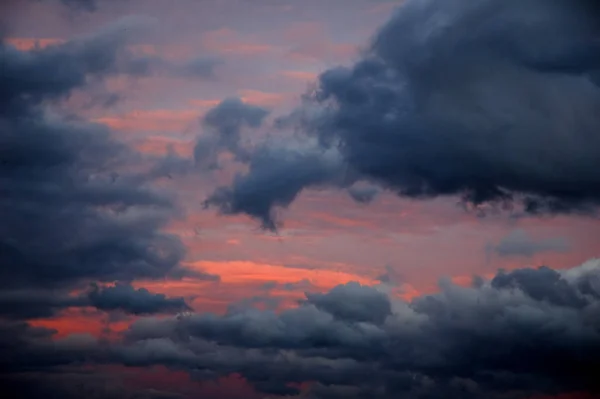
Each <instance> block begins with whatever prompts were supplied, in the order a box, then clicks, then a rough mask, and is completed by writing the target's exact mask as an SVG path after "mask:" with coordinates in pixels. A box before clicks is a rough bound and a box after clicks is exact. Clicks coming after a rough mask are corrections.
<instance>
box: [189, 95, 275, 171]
mask: <svg viewBox="0 0 600 399" xmlns="http://www.w3.org/2000/svg"><path fill="white" fill-rule="evenodd" d="M268 114H269V111H268V110H266V109H264V108H261V107H257V106H255V105H251V104H246V103H244V102H243V101H242V100H240V99H239V98H235V97H233V98H227V99H225V100H223V101H221V102H220V103H219V104H218V105H217V106H216V107H214V108H212V109H211V110H209V111H208V112H207V113H206V115H205V116H204V118H203V119H202V124H203V125H204V127H205V128H206V129H207V132H206V134H205V135H204V136H202V137H200V138H199V139H198V141H197V143H196V146H195V148H194V159H195V161H196V164H198V165H200V166H202V167H204V168H208V169H213V168H215V167H218V165H217V156H218V154H219V153H220V152H222V151H229V152H230V153H231V154H233V155H234V156H235V157H236V158H238V159H241V160H245V159H246V157H247V155H246V149H245V147H243V145H242V144H243V143H241V142H240V141H241V131H242V129H243V128H258V127H260V126H261V125H262V123H263V121H264V119H265V118H266V117H267V115H268Z"/></svg>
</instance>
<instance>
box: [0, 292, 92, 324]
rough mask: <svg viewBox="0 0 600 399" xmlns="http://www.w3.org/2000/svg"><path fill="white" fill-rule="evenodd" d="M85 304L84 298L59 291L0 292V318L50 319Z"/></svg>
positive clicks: (86, 302)
mask: <svg viewBox="0 0 600 399" xmlns="http://www.w3.org/2000/svg"><path fill="white" fill-rule="evenodd" d="M87 304H88V301H87V300H86V299H85V298H82V297H74V296H69V295H67V294H65V293H64V292H61V291H58V292H57V291H45V290H33V289H31V290H27V289H23V290H0V317H4V318H7V319H33V318H44V317H51V316H54V315H55V314H57V313H58V312H60V311H61V310H64V309H66V308H69V307H76V306H85V305H87Z"/></svg>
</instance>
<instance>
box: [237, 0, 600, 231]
mask: <svg viewBox="0 0 600 399" xmlns="http://www.w3.org/2000/svg"><path fill="white" fill-rule="evenodd" d="M599 16H600V15H599V10H598V6H597V5H596V4H595V2H592V1H588V0H576V1H572V0H527V1H517V0H514V1H503V0H484V1H477V2H472V1H468V0H449V1H440V0H425V1H422V0H408V1H406V2H404V3H403V4H402V5H401V6H399V8H398V9H397V11H396V12H395V13H394V15H393V17H392V18H391V19H390V20H389V21H388V22H387V23H386V24H385V25H384V26H383V27H382V28H381V29H380V30H379V31H378V33H377V34H376V36H375V37H374V39H373V41H372V44H371V46H370V47H369V48H368V49H367V50H366V51H365V52H364V55H363V56H362V58H361V59H360V60H359V61H357V62H356V63H355V64H354V65H352V66H350V67H339V68H334V69H331V70H328V71H326V72H324V73H323V74H321V76H320V77H319V79H318V84H317V88H316V90H314V92H313V93H311V94H310V95H309V96H308V100H307V101H308V104H309V106H307V108H306V109H305V110H299V111H297V112H296V113H295V116H298V115H301V116H302V117H300V118H296V117H295V118H288V119H287V120H288V122H289V121H290V120H296V121H298V123H299V125H300V128H301V129H302V130H304V131H305V132H307V134H308V135H316V136H317V137H318V138H319V139H320V142H321V146H323V147H328V148H329V147H331V148H332V149H336V150H337V151H339V152H340V155H341V157H342V158H343V160H344V162H345V163H346V165H347V170H348V171H350V172H349V174H350V175H349V176H348V178H350V179H362V180H370V181H371V182H374V183H377V184H379V185H381V186H383V187H385V188H387V189H389V190H391V191H393V192H396V193H397V194H398V195H402V196H407V197H412V198H431V197H436V196H460V197H461V198H463V199H464V200H465V201H467V202H469V203H474V204H482V203H489V204H502V205H509V206H517V208H521V207H523V208H524V210H525V211H527V212H530V213H534V214H535V213H542V212H572V211H577V212H580V211H584V212H587V211H590V210H592V209H594V208H595V206H596V205H597V204H598V202H600V191H599V189H598V187H600V184H599V183H600V174H599V173H598V170H600V168H599V167H598V166H599V164H598V162H599V161H598V160H599V159H600V152H599V151H600V150H599V149H600V135H599V134H598V131H599V127H600V117H599V116H598V115H599V113H598V109H600V88H599V86H598V82H599V80H598V76H599V75H598V70H599V67H600V60H599V58H598V54H599V52H598V40H597V39H598V37H599V36H600V18H599ZM287 159H288V158H287V157H282V159H281V160H279V161H278V160H275V159H272V160H270V167H269V168H268V169H266V168H263V169H258V168H252V167H251V168H250V172H249V173H248V174H247V175H245V176H243V177H241V178H240V179H238V180H236V181H235V182H234V189H233V190H234V191H236V190H235V187H244V191H243V192H242V191H239V190H238V191H237V194H238V195H236V196H235V200H229V201H226V202H228V205H229V204H232V203H233V204H235V206H227V208H228V209H231V211H232V212H236V213H247V214H249V215H251V216H253V217H258V218H259V219H262V217H264V215H265V214H267V213H266V212H265V211H261V212H260V215H257V214H256V212H255V211H254V210H255V209H257V208H258V207H259V206H258V204H256V201H257V197H256V196H255V195H254V193H256V192H262V193H265V194H264V197H263V198H261V199H260V200H261V201H262V202H261V204H260V205H261V206H262V207H264V208H271V207H273V206H286V205H287V204H288V203H289V201H285V200H281V199H282V198H286V197H287V196H288V195H287V190H288V184H286V181H287V180H288V179H291V180H294V179H295V176H298V175H303V174H304V173H305V170H306V169H307V168H309V169H310V168H313V166H312V165H308V164H309V163H313V164H314V163H315V161H314V160H313V159H310V158H309V159H307V160H306V162H300V163H298V164H297V165H294V166H290V165H289V163H288V162H287ZM317 164H318V163H317ZM280 168H286V173H285V174H282V175H274V174H271V170H278V169H280ZM324 183H327V184H328V185H332V186H336V185H337V184H336V183H337V181H333V182H332V181H330V178H329V177H328V176H327V175H326V173H325V172H322V173H320V174H319V178H313V179H304V180H303V181H302V183H301V185H300V186H299V187H297V188H296V190H295V191H300V190H302V189H304V188H307V187H314V186H319V185H323V184H324ZM259 184H260V186H258V187H256V185H259ZM263 224H267V225H269V224H272V223H271V222H270V223H264V221H263Z"/></svg>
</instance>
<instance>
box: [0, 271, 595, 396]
mask: <svg viewBox="0 0 600 399" xmlns="http://www.w3.org/2000/svg"><path fill="white" fill-rule="evenodd" d="M599 310H600V262H599V261H598V260H592V261H589V262H587V263H586V264H583V265H581V266H579V267H576V268H572V269H567V270H562V271H557V270H552V269H549V268H540V269H518V270H514V271H511V272H503V271H501V272H499V273H498V274H497V275H496V276H495V277H494V278H493V279H492V280H489V281H488V280H484V279H482V278H477V279H475V280H474V284H473V285H472V286H471V287H463V286H457V285H454V284H452V283H450V282H449V281H442V282H441V284H440V292H438V293H436V294H431V295H423V296H418V297H416V298H414V299H413V300H412V301H411V302H404V301H401V300H398V299H395V298H391V297H389V296H387V295H386V294H384V293H382V292H379V291H377V290H376V289H375V288H371V287H367V286H361V285H360V284H358V283H350V284H346V285H342V286H338V287H335V288H334V289H332V290H331V291H330V292H328V293H325V294H309V295H307V296H306V299H305V300H304V301H301V302H300V304H299V306H298V307H297V308H293V309H288V310H284V311H282V312H281V313H276V312H274V311H270V310H266V311H260V310H256V309H253V308H248V307H246V308H243V309H241V308H238V309H235V310H234V311H230V312H228V313H227V314H224V315H214V314H190V315H182V316H178V317H176V318H169V319H155V318H143V319H140V320H138V321H136V322H135V323H134V324H133V325H132V326H131V328H130V329H129V330H128V331H127V332H126V335H125V339H124V340H123V341H122V342H120V343H109V342H103V341H98V340H95V339H93V338H91V337H85V336H72V337H69V338H65V339H62V340H55V341H50V340H49V337H50V336H51V334H52V332H51V331H48V330H45V329H40V328H37V329H35V328H32V327H27V326H26V325H24V324H22V323H3V324H2V325H1V327H2V328H3V329H4V330H5V331H4V332H3V333H2V334H0V337H2V339H3V340H4V341H2V342H0V344H2V345H3V347H6V348H7V352H5V353H6V354H7V355H6V356H3V358H2V360H0V367H1V368H2V369H4V370H6V369H10V370H29V371H30V372H36V373H42V374H45V373H48V372H52V370H54V369H55V368H56V367H68V366H69V365H74V364H78V363H79V362H83V363H84V364H94V363H96V364H119V365H125V366H134V367H142V366H151V365H164V366H167V367H169V368H171V369H174V370H183V371H187V372H189V373H190V375H192V376H193V377H194V378H195V379H197V380H201V381H202V380H212V379H216V378H218V377H219V376H226V375H229V374H231V373H238V374H239V375H241V376H242V377H243V378H245V379H247V380H248V381H249V382H250V383H251V384H252V385H253V386H254V387H255V389H257V390H258V391H259V392H262V393H263V394H273V395H277V394H280V395H281V394H289V395H293V394H297V393H299V390H298V389H297V388H294V386H298V384H300V383H303V382H307V381H312V385H311V387H309V388H307V389H308V391H307V392H305V393H304V394H305V395H309V396H308V397H313V398H336V397H340V398H341V397H344V398H346V397H349V398H382V399H383V398H396V397H405V398H423V399H429V398H432V399H438V398H444V397H448V396H451V397H461V398H473V399H480V398H481V399H483V398H486V399H499V398H502V399H507V398H508V399H511V398H515V399H520V398H525V397H530V396H532V395H534V394H557V393H567V392H577V391H583V392H589V393H590V394H592V395H594V394H598V393H600V385H598V381H597V378H596V371H595V370H597V369H598V366H600V364H599V360H598V359H600V318H599V316H598V315H599V314H600V312H599ZM23 355H26V356H23ZM9 380H11V379H10V378H9Z"/></svg>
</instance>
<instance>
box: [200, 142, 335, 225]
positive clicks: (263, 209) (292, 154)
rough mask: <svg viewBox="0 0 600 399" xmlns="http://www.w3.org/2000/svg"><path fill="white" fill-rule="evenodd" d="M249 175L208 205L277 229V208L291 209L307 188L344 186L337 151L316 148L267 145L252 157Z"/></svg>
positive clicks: (222, 189) (215, 195)
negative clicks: (332, 185)
mask: <svg viewBox="0 0 600 399" xmlns="http://www.w3.org/2000/svg"><path fill="white" fill-rule="evenodd" d="M248 165H249V170H250V171H249V173H248V174H246V175H236V177H235V178H234V181H233V184H232V185H231V187H227V186H224V187H219V188H218V189H217V190H216V191H215V192H214V193H212V194H211V195H210V196H209V197H208V198H207V199H206V201H205V202H204V204H205V206H207V207H212V206H214V207H217V208H218V209H219V211H220V212H221V213H223V214H226V215H232V214H239V213H245V214H248V215H250V216H252V217H254V218H256V219H258V220H260V222H261V224H262V227H263V228H265V229H268V230H276V229H277V226H278V223H277V222H276V218H275V216H274V208H275V207H276V206H279V207H287V206H288V205H290V204H291V203H292V202H293V201H294V200H295V199H296V197H297V196H298V195H299V194H300V192H301V191H302V190H303V189H304V188H305V187H307V186H313V187H317V186H319V185H326V184H331V183H333V182H334V181H337V184H339V185H340V186H344V185H345V184H346V181H345V179H344V173H343V172H344V169H343V164H342V162H341V159H340V158H339V156H338V153H337V152H336V151H326V150H323V149H321V148H318V147H312V146H301V145H300V146H298V147H295V148H293V147H289V146H278V145H277V144H274V145H264V146H261V147H260V148H257V149H256V150H255V151H253V152H252V153H251V154H250V155H249V160H248Z"/></svg>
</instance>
